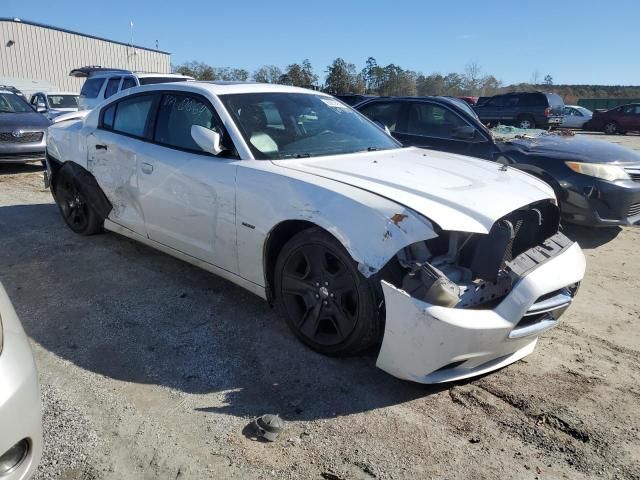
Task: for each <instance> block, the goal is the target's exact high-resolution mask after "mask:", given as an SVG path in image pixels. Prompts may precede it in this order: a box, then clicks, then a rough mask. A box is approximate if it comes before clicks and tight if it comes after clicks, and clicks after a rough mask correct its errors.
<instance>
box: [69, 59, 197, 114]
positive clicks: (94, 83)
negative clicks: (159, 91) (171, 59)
mask: <svg viewBox="0 0 640 480" xmlns="http://www.w3.org/2000/svg"><path fill="white" fill-rule="evenodd" d="M69 75H70V76H72V77H78V78H86V80H85V82H84V85H83V86H82V90H80V99H79V101H78V107H79V109H80V110H91V109H92V108H93V107H95V106H96V105H98V104H99V103H100V102H102V101H103V100H105V99H107V98H109V97H110V96H112V95H115V94H116V93H118V92H119V91H121V90H126V89H128V88H131V87H137V86H138V85H151V84H153V83H170V82H185V81H187V80H193V77H188V76H186V75H179V74H176V73H139V72H132V71H130V70H121V69H117V68H103V67H82V68H77V69H75V70H71V72H70V73H69Z"/></svg>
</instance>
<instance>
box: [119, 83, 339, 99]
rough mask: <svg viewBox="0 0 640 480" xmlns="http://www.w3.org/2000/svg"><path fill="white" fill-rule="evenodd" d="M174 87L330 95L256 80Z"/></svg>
mask: <svg viewBox="0 0 640 480" xmlns="http://www.w3.org/2000/svg"><path fill="white" fill-rule="evenodd" d="M167 85H169V84H167V83H156V84H153V85H144V86H142V87H136V88H135V89H132V91H133V90H135V91H136V92H140V91H142V90H165V89H166V88H167ZM170 85H171V88H172V89H177V90H186V91H198V90H200V91H207V92H210V93H212V94H214V95H226V94H233V93H259V92H260V93H263V92H282V93H308V94H315V95H322V96H327V97H329V96H330V95H327V94H326V93H322V92H317V91H314V90H309V89H307V88H301V87H292V86H289V85H278V84H273V83H255V82H233V81H231V82H229V81H219V80H218V81H193V82H176V83H171V84H170Z"/></svg>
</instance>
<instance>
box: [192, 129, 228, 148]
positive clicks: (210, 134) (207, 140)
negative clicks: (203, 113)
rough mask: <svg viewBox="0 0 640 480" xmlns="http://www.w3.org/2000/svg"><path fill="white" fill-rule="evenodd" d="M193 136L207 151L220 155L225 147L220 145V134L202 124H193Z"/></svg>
mask: <svg viewBox="0 0 640 480" xmlns="http://www.w3.org/2000/svg"><path fill="white" fill-rule="evenodd" d="M191 138H193V140H194V141H195V142H196V143H197V144H198V146H199V147H200V148H201V149H202V150H204V151H205V152H208V153H212V154H213V155H219V154H220V153H222V151H223V149H222V147H221V146H220V134H219V133H218V132H214V131H213V130H210V129H208V128H206V127H203V126H200V125H192V126H191Z"/></svg>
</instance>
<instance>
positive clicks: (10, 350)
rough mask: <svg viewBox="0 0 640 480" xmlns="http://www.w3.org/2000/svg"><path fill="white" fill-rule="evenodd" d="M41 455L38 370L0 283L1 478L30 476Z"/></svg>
mask: <svg viewBox="0 0 640 480" xmlns="http://www.w3.org/2000/svg"><path fill="white" fill-rule="evenodd" d="M41 455H42V415H41V413H40V387H39V385H38V371H37V370H36V365H35V362H34V360H33V353H32V352H31V346H30V345H29V341H28V340H27V336H26V335H25V333H24V330H23V329H22V325H21V324H20V321H19V320H18V316H17V315H16V312H15V310H14V309H13V306H12V305H11V301H10V300H9V297H8V296H7V292H6V291H5V290H4V288H3V286H2V284H1V283H0V478H2V479H3V480H24V479H27V478H30V477H31V475H33V473H34V472H35V470H36V468H37V467H38V463H39V461H40V456H41Z"/></svg>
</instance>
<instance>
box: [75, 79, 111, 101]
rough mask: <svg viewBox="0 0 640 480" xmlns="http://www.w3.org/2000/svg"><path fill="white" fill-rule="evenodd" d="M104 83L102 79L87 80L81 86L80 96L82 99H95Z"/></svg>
mask: <svg viewBox="0 0 640 480" xmlns="http://www.w3.org/2000/svg"><path fill="white" fill-rule="evenodd" d="M104 81H105V79H104V78H87V79H86V80H85V82H84V85H82V90H80V95H81V96H83V97H84V98H96V97H97V96H98V94H99V93H100V89H101V88H102V84H103V83H104Z"/></svg>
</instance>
